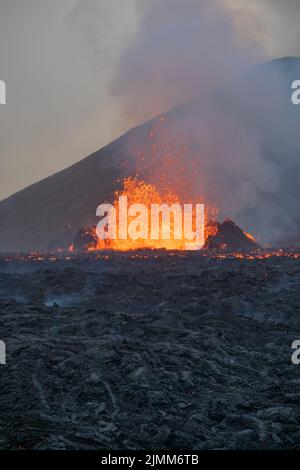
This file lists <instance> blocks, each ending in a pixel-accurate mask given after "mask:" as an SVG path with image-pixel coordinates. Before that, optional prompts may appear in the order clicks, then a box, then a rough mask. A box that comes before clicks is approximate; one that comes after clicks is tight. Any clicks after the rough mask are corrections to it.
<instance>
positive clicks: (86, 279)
mask: <svg viewBox="0 0 300 470" xmlns="http://www.w3.org/2000/svg"><path fill="white" fill-rule="evenodd" d="M299 263H300V258H299V259H298V257H297V256H294V255H291V256H284V254H283V253H281V255H280V256H279V255H277V256H275V255H274V256H270V257H261V256H248V257H246V258H243V257H238V256H226V257H222V256H221V257H218V256H204V255H201V254H199V253H196V252H190V253H188V252H187V253H172V252H168V253H166V252H163V251H162V252H148V253H147V252H136V253H124V254H122V253H113V254H112V253H102V254H97V253H94V254H93V253H91V254H89V255H82V256H78V255H77V256H76V255H70V256H64V255H60V256H59V257H57V256H51V255H48V256H46V257H45V256H42V255H38V254H36V255H33V256H31V257H24V258H18V259H15V258H14V257H6V258H4V257H3V258H1V261H0V339H1V340H4V341H5V342H6V346H7V364H6V365H1V366H0V374H1V375H0V377H1V379H0V380H1V394H0V448H1V449H17V448H25V449H115V450H116V449H224V448H225V449H245V448H246V449H282V448H284V449H286V448H288V449H295V448H296V449H300V407H299V403H300V366H296V365H293V364H292V362H291V354H292V350H291V344H292V342H293V341H294V340H295V339H300V317H299V311H300V289H299V287H300V264H299Z"/></svg>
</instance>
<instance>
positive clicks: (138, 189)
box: [88, 177, 214, 251]
mask: <svg viewBox="0 0 300 470" xmlns="http://www.w3.org/2000/svg"><path fill="white" fill-rule="evenodd" d="M120 196H126V197H127V201H128V206H129V205H131V204H143V205H144V206H145V207H147V208H149V209H150V207H151V205H152V204H157V205H159V206H161V205H162V204H167V205H168V206H172V205H173V204H180V205H181V206H183V204H182V201H181V198H180V197H179V195H178V194H176V193H175V192H174V191H172V190H169V189H164V190H162V191H158V189H157V188H156V186H154V185H153V184H149V183H146V182H145V181H143V180H141V179H139V178H138V177H128V178H126V179H124V181H123V188H122V189H121V190H120V191H117V192H116V193H115V199H114V208H115V209H116V213H117V214H118V213H119V197H120ZM185 203H187V202H186V201H185ZM128 219H129V223H130V217H128ZM131 219H134V217H132V218H131ZM118 223H119V220H118V218H117V226H118ZM160 224H161V225H160V234H159V237H158V239H157V240H154V239H151V237H149V238H139V239H137V240H133V239H131V238H127V239H126V240H121V239H115V240H100V239H97V243H96V244H94V245H93V246H91V245H90V246H89V247H88V250H89V251H92V250H100V249H105V248H106V249H112V250H120V251H124V250H136V249H142V248H150V249H162V248H164V249H167V250H185V249H193V243H191V241H190V240H187V239H185V238H184V235H183V236H182V238H181V239H175V238H174V217H173V216H172V214H171V217H170V225H169V224H166V223H165V226H164V221H163V219H162V218H161V220H160ZM148 225H149V230H148V232H149V233H150V218H149V221H148ZM164 227H165V229H166V231H167V232H169V237H168V239H164V237H163V235H162V232H163V228H164ZM192 228H193V230H195V214H194V213H193V226H192ZM213 230H214V228H212V227H209V226H207V230H205V232H206V233H205V237H206V238H207V236H208V235H209V234H211V231H213ZM195 248H196V244H195Z"/></svg>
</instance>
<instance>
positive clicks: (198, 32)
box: [111, 0, 265, 123]
mask: <svg viewBox="0 0 300 470" xmlns="http://www.w3.org/2000/svg"><path fill="white" fill-rule="evenodd" d="M139 6H140V8H141V14H142V18H141V20H140V23H139V29H138V31H137V33H136V35H135V36H134V37H133V39H132V42H131V43H130V45H129V46H128V47H127V48H125V49H124V50H123V52H122V54H121V58H120V62H119V66H118V68H117V70H116V72H115V74H114V77H113V80H112V86H111V88H112V92H113V94H114V95H115V96H117V97H118V98H119V100H120V102H121V104H122V111H123V112H124V115H125V117H126V118H127V119H129V120H131V121H133V120H134V119H135V121H136V123H138V122H142V121H143V120H146V119H149V118H151V117H154V116H156V115H158V114H160V113H161V112H164V111H167V110H169V109H171V108H173V107H175V106H178V105H181V104H183V103H186V102H188V101H190V100H192V99H194V98H195V97H197V96H200V95H201V94H203V93H206V92H207V91H209V90H212V89H213V88H216V87H218V86H220V85H222V84H223V83H226V82H228V80H230V79H233V78H234V77H237V76H239V75H240V74H241V73H242V72H244V71H245V70H247V69H248V68H251V66H253V64H254V63H258V62H259V61H261V60H262V58H263V57H264V56H265V55H264V51H263V50H262V49H261V47H260V46H258V44H257V39H256V38H257V36H258V35H259V30H260V25H259V21H258V19H257V18H256V17H253V16H252V15H250V14H249V15H247V12H244V11H240V12H239V16H238V17H237V16H236V15H235V14H233V12H232V10H231V9H229V8H228V7H226V6H225V1H223V2H222V1H216V0H185V1H182V0H141V2H139Z"/></svg>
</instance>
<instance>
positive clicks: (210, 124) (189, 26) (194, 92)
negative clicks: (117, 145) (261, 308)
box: [112, 0, 300, 244]
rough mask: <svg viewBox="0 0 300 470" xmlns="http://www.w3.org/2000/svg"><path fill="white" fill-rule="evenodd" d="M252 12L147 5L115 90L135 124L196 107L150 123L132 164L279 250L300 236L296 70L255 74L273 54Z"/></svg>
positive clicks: (192, 1)
mask: <svg viewBox="0 0 300 470" xmlns="http://www.w3.org/2000/svg"><path fill="white" fill-rule="evenodd" d="M248 13H249V12H247V11H246V10H241V11H239V14H238V16H237V14H236V12H233V10H232V9H230V8H229V7H226V4H225V0H224V1H223V2H216V1H212V0H209V1H208V0H203V1H199V0H186V1H185V2H182V1H181V0H164V1H161V0H152V1H151V2H148V1H144V2H143V11H142V14H143V19H142V21H141V24H140V28H139V30H138V32H137V34H136V36H135V38H134V39H133V41H132V42H131V44H130V45H129V46H128V47H127V48H125V49H124V51H123V53H122V55H121V59H120V63H119V67H118V69H117V72H116V74H115V76H114V79H113V82H112V89H113V92H114V94H115V95H116V96H117V97H118V98H119V100H120V103H121V105H122V111H123V113H124V116H126V118H127V119H128V120H129V121H132V122H136V123H138V122H141V121H143V120H144V119H146V118H150V117H153V116H156V115H159V114H160V113H163V112H164V111H166V110H169V109H172V108H174V107H176V106H179V105H182V104H183V103H188V102H190V104H186V105H184V106H183V107H182V108H178V109H175V110H174V111H173V112H171V113H170V114H168V115H167V117H166V118H165V119H163V120H156V121H153V122H151V123H149V125H148V127H147V130H148V134H147V135H141V131H140V129H137V130H135V131H134V132H133V133H131V135H130V138H129V139H128V142H127V146H128V155H129V156H132V157H135V166H136V167H137V168H138V170H139V172H140V173H141V174H143V175H144V176H145V177H146V178H148V180H150V181H151V182H153V183H155V184H158V185H159V184H162V183H163V184H169V185H170V186H171V187H172V185H173V186H175V188H176V190H177V191H181V192H182V194H184V195H185V197H187V195H188V196H189V197H190V198H192V199H193V200H197V201H198V202H201V200H202V198H204V202H206V201H208V202H209V204H211V205H212V206H216V207H218V208H219V210H220V213H219V216H218V218H219V219H222V218H225V217H231V218H233V219H234V220H235V221H236V222H237V223H239V224H240V225H241V226H242V228H244V229H246V230H247V231H250V232H252V233H253V234H254V235H256V236H257V237H258V239H259V241H260V242H261V243H263V244H267V243H272V244H275V243H277V242H279V241H281V240H282V239H285V240H288V239H289V238H290V237H291V236H292V235H295V234H297V233H298V232H299V233H300V231H299V216H298V206H297V204H295V201H296V200H299V199H300V189H299V188H300V185H299V181H298V180H299V177H298V176H297V175H299V174H300V171H299V170H300V159H299V158H298V157H297V155H298V150H299V147H300V139H299V137H298V133H297V125H296V122H295V119H294V118H295V110H293V109H291V108H292V106H291V103H290V83H291V81H290V77H289V71H288V70H286V69H287V68H288V67H287V63H281V62H274V63H273V64H269V65H268V66H260V67H256V64H257V63H261V62H263V61H264V60H265V59H266V52H265V50H264V48H263V46H261V47H258V44H257V42H256V39H255V38H256V37H257V35H258V34H260V33H262V30H261V25H260V23H259V20H258V18H257V17H256V16H255V15H252V14H251V15H250V13H249V14H248ZM262 36H263V35H262ZM261 44H264V42H263V41H262V42H261ZM292 62H293V61H292ZM289 65H290V66H291V67H292V69H293V66H294V65H295V63H294V62H293V63H292V64H290V63H289ZM298 68H299V72H300V66H299V64H298ZM251 69H252V71H250V70H251ZM246 72H247V73H246ZM237 77H241V78H239V79H237ZM299 77H300V73H299ZM299 77H292V79H296V78H299ZM298 114H299V113H298ZM298 123H299V124H300V122H299V118H298ZM145 142H147V144H146V145H145ZM141 157H142V158H141ZM199 199H200V200H199Z"/></svg>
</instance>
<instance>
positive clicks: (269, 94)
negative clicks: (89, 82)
mask: <svg viewBox="0 0 300 470" xmlns="http://www.w3.org/2000/svg"><path fill="white" fill-rule="evenodd" d="M299 77H300V59H298V58H284V59H279V60H275V61H272V62H269V63H266V64H264V65H262V66H259V67H258V68H256V69H255V70H252V71H250V72H249V73H248V74H246V75H245V76H244V77H242V78H241V79H239V80H237V81H235V82H233V83H231V84H229V85H228V86H226V87H224V88H223V89H220V90H216V91H215V92H213V93H210V94H208V95H206V96H203V97H200V98H199V99H197V100H195V101H193V102H192V103H189V104H186V105H184V106H182V107H179V108H176V109H174V110H172V111H170V112H169V113H167V114H165V115H164V116H159V117H158V118H155V119H153V120H151V121H149V122H146V123H145V124H142V125H140V126H138V127H135V128H133V129H131V130H130V131H129V132H127V133H126V134H124V135H123V136H121V137H120V138H118V139H117V140H115V141H114V142H112V143H111V144H109V145H107V146H105V147H103V148H102V149H100V150H98V151H97V152H95V153H93V154H92V155H90V156H88V157H86V158H85V159H83V160H81V161H80V162H78V163H76V164H74V165H73V166H71V167H69V168H67V169H65V170H63V171H61V172H59V173H57V174H55V175H53V176H50V177H48V178H46V179H44V180H42V181H39V182H38V183H35V184H33V185H31V186H29V187H27V188H25V189H23V190H22V191H19V192H18V193H16V194H14V195H12V196H11V197H9V198H7V199H5V200H3V201H2V202H0V226H1V231H0V251H1V252H28V251H33V250H41V251H46V250H52V249H58V248H61V249H67V248H68V247H69V246H70V245H71V244H72V243H73V242H74V237H75V235H76V234H78V232H79V231H80V230H81V229H82V228H83V227H93V226H95V225H96V223H97V218H96V208H97V207H98V205H99V204H101V203H103V202H111V201H112V200H113V197H114V194H115V192H116V191H118V190H119V189H120V187H121V182H122V180H124V178H126V177H128V176H130V175H134V174H136V171H137V166H138V163H137V162H138V158H139V157H137V156H138V155H139V153H140V149H141V148H142V149H143V152H144V155H145V156H146V158H145V160H146V162H147V161H148V160H147V157H148V155H149V152H150V150H151V151H152V149H153V146H154V145H155V143H154V141H153V129H156V128H157V127H159V126H167V127H168V129H169V130H170V129H176V136H177V145H178V143H180V132H177V130H183V129H184V128H185V127H186V123H187V119H188V118H189V117H190V116H191V119H192V122H194V123H195V126H194V127H195V133H196V134H197V122H198V121H197V119H198V118H201V119H202V120H205V118H206V116H210V119H209V126H210V129H209V134H210V137H209V138H210V139H211V140H212V139H213V140H218V139H219V140H220V141H221V142H223V140H224V141H225V140H226V138H227V136H226V133H224V131H223V130H222V129H220V128H218V127H213V123H214V122H215V119H214V118H215V115H217V114H216V113H219V111H218V109H219V107H220V106H222V110H224V109H226V119H229V118H230V119H234V120H235V121H236V122H239V123H242V125H243V128H244V129H246V130H247V132H249V133H251V132H255V135H256V137H257V140H258V141H259V142H260V144H261V149H262V153H263V155H262V158H263V159H264V161H265V162H266V165H269V162H270V161H272V162H273V164H274V165H275V163H276V165H277V166H279V164H280V161H281V160H282V159H287V158H288V157H289V162H290V165H289V168H288V172H289V177H290V181H292V180H293V179H295V178H297V175H296V174H295V170H293V168H294V167H293V163H292V162H293V158H290V156H291V155H292V156H295V155H298V154H299V150H300V135H299V132H298V129H299V128H300V113H299V112H298V110H297V107H296V106H292V105H291V100H290V95H291V93H290V89H291V83H292V81H294V80H295V79H296V78H299ZM253 96H255V97H256V98H257V99H256V100H253ZM270 103H273V104H274V112H270ZM271 111H272V110H271ZM165 123H167V124H165ZM237 138H238V137H237ZM222 139H223V140H222ZM184 145H185V146H187V143H186V141H185V142H184ZM229 145H230V143H229ZM194 146H195V142H193V138H192V137H191V139H190V141H189V142H188V147H189V150H190V149H193V148H194ZM197 152H198V153H199V154H200V155H202V154H203V155H204V156H205V146H204V147H203V148H202V147H201V148H200V147H199V148H197ZM221 157H222V155H221ZM159 158H160V155H159V152H158V155H157V159H158V160H157V165H156V166H157V167H158V170H159V169H160V163H161V161H160V160H159ZM204 158H205V157H204ZM218 158H219V157H218ZM186 161H187V159H186ZM274 162H275V163H274ZM192 163H193V162H192V160H190V157H189V161H188V165H186V166H188V167H189V168H191V167H192ZM200 163H201V160H200ZM211 164H212V162H211V161H206V162H205V165H206V167H209V166H210V165H211ZM238 164H239V162H237V166H238ZM251 165H252V166H254V165H255V161H254V162H253V164H252V163H251ZM216 167H217V165H216ZM173 168H176V169H177V173H178V174H179V175H180V174H181V173H182V172H183V171H184V169H182V168H181V166H180V167H179V166H177V167H176V161H175V164H174V166H173ZM217 170H218V168H217ZM264 170H265V169H264ZM141 172H142V177H143V178H144V179H145V181H147V178H148V177H149V168H148V167H147V165H146V166H143V168H142V169H141ZM217 173H218V171H216V174H217ZM262 173H263V172H260V171H258V172H257V178H258V180H260V179H261V174H262ZM219 174H222V171H220V172H219ZM171 178H172V176H171ZM243 178H246V176H243V175H241V174H240V173H239V174H238V176H237V175H232V181H230V184H228V185H227V186H226V187H222V184H221V183H220V182H219V181H218V180H220V176H218V177H216V179H215V180H214V178H211V179H210V180H208V181H207V182H206V187H207V188H208V190H209V191H210V192H211V193H212V194H213V193H214V191H215V192H216V191H217V192H218V202H219V201H221V203H222V200H223V199H224V196H226V200H229V201H231V202H230V204H227V206H226V204H224V207H222V218H223V215H224V216H225V217H231V218H233V220H234V221H235V223H237V224H238V225H239V226H241V227H242V228H243V229H245V230H247V231H252V230H254V231H255V233H258V234H260V233H262V232H263V231H264V229H265V228H266V223H267V222H268V223H269V226H271V222H273V221H271V222H270V211H269V210H268V209H269V208H270V207H271V204H272V205H273V206H275V207H276V204H278V206H279V207H280V204H281V202H282V200H283V194H286V192H287V191H288V190H289V185H286V187H285V184H282V185H281V186H280V188H279V189H278V190H277V192H275V189H273V187H274V186H275V185H273V187H272V190H273V193H271V192H270V191H271V190H269V189H268V191H269V192H268V191H266V190H265V188H263V187H261V185H260V181H258V184H257V188H256V193H257V194H256V197H253V201H251V204H248V205H247V204H246V206H247V207H246V208H245V209H244V210H240V209H234V210H233V209H232V207H233V206H234V207H235V205H236V206H238V204H237V203H238V202H239V201H238V199H240V198H239V197H236V194H238V195H239V192H237V193H233V191H234V190H235V189H236V188H237V187H238V188H239V187H243V188H244V187H245V188H246V190H247V191H246V192H243V194H242V197H241V199H242V198H245V196H244V194H246V195H247V194H248V193H249V194H250V195H251V194H252V192H253V191H252V188H251V187H250V186H249V183H248V182H247V181H244V179H243ZM295 181H296V180H295ZM176 185H178V184H177V182H176ZM270 185H271V186H272V184H270ZM178 186H179V185H178ZM216 188H217V190H216ZM257 195H258V196H259V197H258V196H257ZM227 196H228V197H227ZM266 215H267V216H266ZM225 217H224V218H225ZM269 226H268V227H269ZM219 228H220V231H219V236H218V238H216V237H215V238H211V239H209V241H207V247H209V248H212V247H215V246H218V245H220V244H221V245H224V240H223V238H224V237H225V238H226V237H227V235H228V233H229V232H230V230H231V229H232V228H233V225H231V224H229V223H228V222H224V223H223V225H222V226H219ZM296 228H297V229H299V227H293V229H296ZM235 233H237V231H235ZM229 238H230V237H229ZM237 238H238V237H237ZM242 239H243V242H242V241H241V240H242ZM242 239H239V242H238V243H240V242H241V245H243V246H246V245H247V246H248V247H249V246H252V247H253V242H252V240H251V239H250V238H247V237H242ZM235 240H236V237H235ZM225 244H226V242H225Z"/></svg>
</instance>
